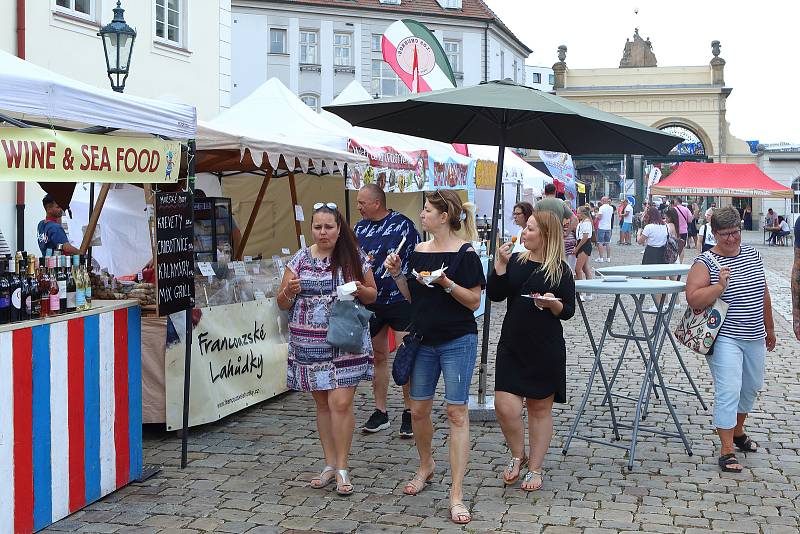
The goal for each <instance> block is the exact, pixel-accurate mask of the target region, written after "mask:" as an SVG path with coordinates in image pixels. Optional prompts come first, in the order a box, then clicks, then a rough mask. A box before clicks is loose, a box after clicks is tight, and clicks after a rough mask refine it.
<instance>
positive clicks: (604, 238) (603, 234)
mask: <svg viewBox="0 0 800 534" xmlns="http://www.w3.org/2000/svg"><path fill="white" fill-rule="evenodd" d="M597 242H598V243H600V244H601V245H605V244H606V243H610V242H611V230H598V231H597Z"/></svg>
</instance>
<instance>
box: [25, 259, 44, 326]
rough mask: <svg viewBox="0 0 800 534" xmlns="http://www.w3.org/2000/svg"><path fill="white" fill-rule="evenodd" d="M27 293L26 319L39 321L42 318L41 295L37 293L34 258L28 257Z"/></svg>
mask: <svg viewBox="0 0 800 534" xmlns="http://www.w3.org/2000/svg"><path fill="white" fill-rule="evenodd" d="M26 279H27V285H28V292H27V294H26V296H25V311H26V313H27V314H28V319H39V318H41V316H42V303H41V298H42V297H41V294H40V293H39V279H38V278H37V276H36V256H34V255H33V254H31V255H30V256H28V275H27V277H26Z"/></svg>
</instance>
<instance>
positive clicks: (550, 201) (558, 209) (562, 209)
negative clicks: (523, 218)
mask: <svg viewBox="0 0 800 534" xmlns="http://www.w3.org/2000/svg"><path fill="white" fill-rule="evenodd" d="M533 210H534V211H539V210H547V211H551V212H553V213H554V214H555V216H556V217H558V219H559V220H560V221H561V224H562V225H563V224H564V222H565V221H569V220H570V219H572V217H574V216H575V215H574V214H573V213H572V210H571V209H570V208H569V206H567V203H566V202H564V201H563V200H561V199H560V198H556V186H555V184H546V185H545V186H544V198H542V199H541V200H540V201H539V202H537V203H536V206H534V207H533Z"/></svg>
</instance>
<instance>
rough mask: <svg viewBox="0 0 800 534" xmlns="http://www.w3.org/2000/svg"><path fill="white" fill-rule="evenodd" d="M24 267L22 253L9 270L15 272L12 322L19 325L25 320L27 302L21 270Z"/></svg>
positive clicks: (12, 284) (12, 291)
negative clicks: (23, 290)
mask: <svg viewBox="0 0 800 534" xmlns="http://www.w3.org/2000/svg"><path fill="white" fill-rule="evenodd" d="M21 267H22V253H20V252H17V255H16V257H15V259H13V260H11V261H9V262H8V268H9V270H11V271H13V275H12V276H11V287H10V289H11V322H12V323H17V322H19V321H24V320H25V300H24V299H23V296H22V277H20V268H21Z"/></svg>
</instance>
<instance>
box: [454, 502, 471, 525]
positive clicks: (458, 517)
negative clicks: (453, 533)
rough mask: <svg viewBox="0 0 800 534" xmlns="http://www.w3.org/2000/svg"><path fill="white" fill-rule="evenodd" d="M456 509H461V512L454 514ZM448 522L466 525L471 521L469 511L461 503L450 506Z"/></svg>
mask: <svg viewBox="0 0 800 534" xmlns="http://www.w3.org/2000/svg"><path fill="white" fill-rule="evenodd" d="M458 508H461V509H463V510H464V511H463V512H456V513H453V512H455V511H456V510H457V509H458ZM450 521H452V522H453V523H455V524H456V525H466V524H467V523H469V522H470V521H472V514H470V513H469V509H468V508H467V507H466V505H464V503H463V502H458V503H456V504H451V505H450Z"/></svg>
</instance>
